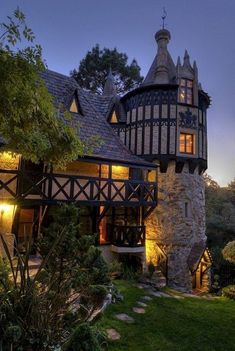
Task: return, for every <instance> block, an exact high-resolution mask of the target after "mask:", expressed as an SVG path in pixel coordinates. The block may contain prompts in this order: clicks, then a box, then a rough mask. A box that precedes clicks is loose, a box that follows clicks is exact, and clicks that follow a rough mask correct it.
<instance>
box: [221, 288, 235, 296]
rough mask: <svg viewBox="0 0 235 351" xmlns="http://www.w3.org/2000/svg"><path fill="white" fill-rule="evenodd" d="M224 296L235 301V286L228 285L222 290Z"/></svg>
mask: <svg viewBox="0 0 235 351" xmlns="http://www.w3.org/2000/svg"><path fill="white" fill-rule="evenodd" d="M222 295H223V296H225V297H228V298H229V299H232V300H235V285H228V286H226V287H225V288H223V290H222Z"/></svg>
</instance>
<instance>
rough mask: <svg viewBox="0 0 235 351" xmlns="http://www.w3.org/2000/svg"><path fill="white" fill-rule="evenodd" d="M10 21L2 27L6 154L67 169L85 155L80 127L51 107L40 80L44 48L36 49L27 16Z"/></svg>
mask: <svg viewBox="0 0 235 351" xmlns="http://www.w3.org/2000/svg"><path fill="white" fill-rule="evenodd" d="M8 21H9V22H8V23H2V24H1V27H0V76H1V80H0V135H1V137H2V138H3V140H4V143H6V146H5V149H6V150H7V151H11V152H13V153H17V154H21V155H23V157H24V158H25V159H27V160H31V161H32V162H35V163H38V162H39V161H41V160H42V161H44V162H45V163H47V164H55V165H57V166H64V165H65V164H66V163H68V162H69V161H72V160H74V159H76V158H77V156H78V155H83V154H84V152H85V145H84V144H83V143H82V141H81V140H80V138H79V136H78V133H79V128H78V126H77V127H74V126H75V125H76V124H75V122H74V121H72V117H71V116H70V114H69V113H67V114H66V115H65V114H64V117H65V118H66V119H67V121H66V123H65V122H64V120H63V119H62V117H61V116H62V115H63V106H58V107H57V108H55V107H54V105H53V101H52V97H51V95H50V94H49V92H48V90H47V88H46V86H45V84H44V82H43V81H42V79H41V78H40V72H41V71H42V70H44V69H45V64H44V62H43V59H42V48H41V46H40V45H37V44H34V34H33V32H32V30H31V29H30V28H28V27H27V25H26V23H25V16H24V14H23V13H22V12H21V11H20V10H19V9H17V10H16V11H15V12H14V15H13V17H8ZM16 44H20V45H21V46H22V47H23V48H21V49H16ZM23 44H25V47H24V45H23ZM2 150H3V151H4V149H2Z"/></svg>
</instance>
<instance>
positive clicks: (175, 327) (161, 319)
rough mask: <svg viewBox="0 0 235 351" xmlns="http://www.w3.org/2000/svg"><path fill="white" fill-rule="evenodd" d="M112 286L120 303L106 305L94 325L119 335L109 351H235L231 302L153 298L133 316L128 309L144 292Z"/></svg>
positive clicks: (119, 283) (234, 307)
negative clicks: (142, 311) (130, 320)
mask: <svg viewBox="0 0 235 351" xmlns="http://www.w3.org/2000/svg"><path fill="white" fill-rule="evenodd" d="M115 285H116V286H117V288H118V289H119V291H120V292H121V293H122V294H123V295H124V301H123V302H119V303H117V304H112V305H110V306H109V307H108V308H107V310H106V311H105V313H104V315H103V316H102V318H101V319H100V320H99V322H98V325H99V327H100V328H101V329H102V330H105V329H107V328H114V329H116V330H117V331H118V332H119V333H120V334H121V339H120V340H117V341H110V343H109V349H108V350H109V351H191V350H192V351H233V350H234V351H235V302H234V301H231V300H228V299H226V298H217V299H215V300H206V299H203V298H190V297H185V298H184V299H175V298H164V297H153V300H152V301H147V304H148V307H147V308H146V313H145V314H136V313H134V312H133V311H132V308H133V307H134V306H137V304H136V301H139V300H141V296H144V295H147V293H146V291H145V290H143V289H139V288H137V287H135V286H134V284H133V283H130V282H127V281H115ZM145 302H146V301H145ZM116 313H127V314H128V315H129V316H131V317H133V318H134V319H135V322H134V323H133V324H127V323H125V322H123V321H119V320H117V319H116V318H115V314H116Z"/></svg>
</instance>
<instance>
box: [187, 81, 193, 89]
mask: <svg viewBox="0 0 235 351" xmlns="http://www.w3.org/2000/svg"><path fill="white" fill-rule="evenodd" d="M187 87H189V88H192V87H193V82H192V81H191V80H187Z"/></svg>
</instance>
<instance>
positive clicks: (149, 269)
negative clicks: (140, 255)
mask: <svg viewBox="0 0 235 351" xmlns="http://www.w3.org/2000/svg"><path fill="white" fill-rule="evenodd" d="M148 272H149V277H150V279H151V278H152V276H153V273H154V272H155V266H154V264H153V262H149V264H148Z"/></svg>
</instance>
